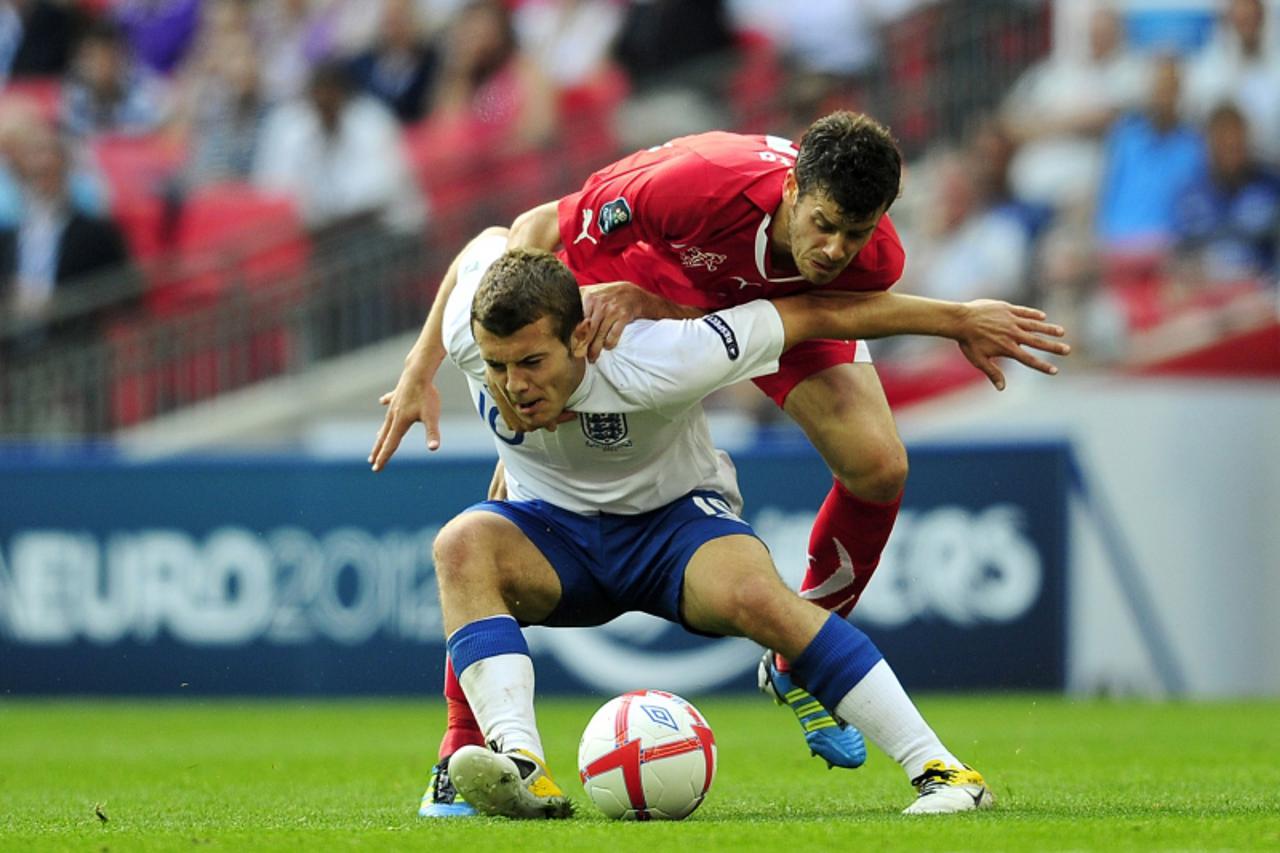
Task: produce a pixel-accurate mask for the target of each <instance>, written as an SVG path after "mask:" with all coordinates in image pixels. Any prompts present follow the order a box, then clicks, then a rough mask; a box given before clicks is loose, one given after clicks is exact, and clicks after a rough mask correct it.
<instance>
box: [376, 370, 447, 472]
mask: <svg viewBox="0 0 1280 853" xmlns="http://www.w3.org/2000/svg"><path fill="white" fill-rule="evenodd" d="M434 379H435V374H434V372H433V371H428V370H424V369H422V368H420V367H415V366H406V367H405V369H404V371H403V372H402V373H401V374H400V381H399V382H397V383H396V388H395V390H394V391H388V392H387V393H386V394H383V395H382V396H381V397H379V398H378V402H379V403H381V404H382V405H384V406H386V407H387V413H386V415H385V416H384V417H383V419H382V428H381V429H379V430H378V436H377V438H375V439H374V442H373V449H372V450H371V451H369V460H368V461H369V464H370V465H371V466H373V470H374V472H375V473H376V472H378V471H381V470H382V469H383V467H384V466H386V464H387V460H389V459H390V458H391V456H392V454H394V453H395V452H396V448H398V447H399V446H400V441H401V439H403V438H404V435H405V433H407V432H408V431H409V427H411V426H413V425H414V424H415V423H417V422H418V421H422V424H423V425H424V426H425V427H426V428H427V450H437V449H439V447H440V392H439V391H437V390H436V386H435V382H434Z"/></svg>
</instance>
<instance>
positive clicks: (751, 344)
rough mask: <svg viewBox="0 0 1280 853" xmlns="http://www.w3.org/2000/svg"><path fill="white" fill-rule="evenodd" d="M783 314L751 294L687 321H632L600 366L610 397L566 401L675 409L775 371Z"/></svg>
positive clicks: (610, 407)
mask: <svg viewBox="0 0 1280 853" xmlns="http://www.w3.org/2000/svg"><path fill="white" fill-rule="evenodd" d="M783 340H784V329H783V326H782V317H781V316H780V315H779V314H778V311H777V309H776V308H774V307H773V304H772V303H770V302H767V301H765V300H756V301H754V302H748V303H746V304H744V305H738V306H736V307H734V308H729V309H726V310H723V311H717V312H716V313H713V314H707V315H706V316H704V317H699V318H697V319H693V320H657V321H638V322H635V323H632V324H631V325H630V326H628V327H627V331H626V332H624V333H623V336H622V339H621V340H620V341H619V343H618V346H617V347H616V348H615V349H614V350H613V351H612V352H610V353H606V354H605V355H607V356H610V358H609V359H608V361H607V363H606V361H605V356H601V362H600V364H601V366H602V368H603V369H604V371H605V373H606V376H607V378H608V380H609V382H608V384H609V386H610V387H612V388H613V389H615V392H616V394H617V397H616V398H615V399H613V400H604V399H600V400H584V401H581V402H577V403H574V402H571V406H572V407H573V408H575V409H576V410H578V411H625V410H632V411H635V410H639V409H650V410H654V411H658V412H663V413H666V414H676V413H679V412H681V411H684V410H685V409H688V408H689V407H690V406H692V405H695V404H697V403H699V402H701V401H702V399H703V398H704V397H706V396H707V395H708V394H710V393H711V392H713V391H716V390H718V389H720V388H724V387H725V386H727V385H732V384H733V383H735V382H738V381H740V380H742V379H753V378H755V377H757V376H765V375H767V374H770V373H774V372H776V371H777V369H778V358H779V357H780V356H781V355H782V345H783Z"/></svg>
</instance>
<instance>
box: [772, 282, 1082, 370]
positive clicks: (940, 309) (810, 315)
mask: <svg viewBox="0 0 1280 853" xmlns="http://www.w3.org/2000/svg"><path fill="white" fill-rule="evenodd" d="M774 306H775V307H776V308H777V309H778V313H779V314H781V315H782V322H783V327H784V329H785V332H786V340H785V343H784V346H785V347H786V348H790V347H792V346H794V345H795V344H797V343H799V342H801V341H805V340H810V339H813V338H838V339H846V340H847V339H853V338H862V339H872V338H885V337H890V336H893V335H930V336H936V337H944V338H951V339H952V340H954V341H955V342H956V343H958V344H959V345H960V350H961V352H963V353H964V355H965V357H966V358H967V359H969V362H970V363H971V364H972V365H973V366H974V367H976V368H978V369H979V370H981V371H982V372H983V373H984V374H986V376H987V378H988V379H990V380H991V384H992V385H994V386H995V387H996V389H997V390H1004V386H1005V379H1004V373H1003V372H1002V371H1001V370H1000V367H999V365H998V364H997V363H996V361H995V360H996V359H997V358H1012V359H1014V360H1015V361H1018V362H1020V363H1022V364H1024V365H1026V366H1027V367H1030V368H1031V369H1032V370H1038V371H1040V372H1041V373H1048V374H1054V373H1057V372H1058V368H1057V367H1055V366H1054V365H1052V364H1050V363H1049V362H1047V361H1045V360H1044V359H1042V358H1040V357H1039V356H1037V355H1036V354H1035V353H1034V352H1033V350H1039V351H1041V352H1046V353H1050V354H1052V355H1067V354H1069V353H1070V352H1071V347H1070V345H1068V344H1067V343H1066V342H1065V341H1062V340H1059V339H1060V338H1062V337H1063V335H1064V334H1065V331H1064V330H1063V328H1062V327H1061V326H1059V325H1057V324H1055V323H1050V322H1048V321H1047V319H1046V317H1045V314H1044V312H1043V311H1040V310H1038V309H1036V308H1028V307H1026V306H1023V305H1011V304H1010V303H1008V302H1001V301H999V300H994V299H977V300H974V301H972V302H964V303H961V302H947V301H945V300H940V299H926V298H924V297H920V296H910V295H907V294H900V293H891V292H888V291H883V292H876V293H848V292H827V293H814V292H810V293H802V294H796V295H794V296H787V297H784V298H781V299H777V300H774Z"/></svg>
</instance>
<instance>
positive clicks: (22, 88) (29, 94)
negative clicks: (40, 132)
mask: <svg viewBox="0 0 1280 853" xmlns="http://www.w3.org/2000/svg"><path fill="white" fill-rule="evenodd" d="M0 97H3V98H4V99H6V100H8V99H10V98H12V99H14V100H22V101H26V102H28V103H30V104H32V105H34V106H35V108H36V109H37V110H38V111H39V113H40V116H41V117H42V118H43V119H44V120H45V121H48V122H50V123H52V122H55V121H57V118H58V104H59V102H60V100H61V98H62V81H61V80H60V79H58V78H57V77H18V78H16V79H13V80H10V81H9V82H7V83H6V84H5V85H4V90H3V92H0Z"/></svg>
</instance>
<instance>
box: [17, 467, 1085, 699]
mask: <svg viewBox="0 0 1280 853" xmlns="http://www.w3.org/2000/svg"><path fill="white" fill-rule="evenodd" d="M911 453H912V456H911V459H912V472H911V479H910V484H909V486H908V489H907V494H906V497H905V499H904V502H903V510H902V514H901V516H900V518H899V522H898V525H897V527H896V529H895V532H894V535H893V538H892V539H891V540H890V544H889V548H888V549H887V550H886V554H885V558H884V561H883V563H882V565H881V568H880V569H879V571H878V573H877V575H876V577H875V579H874V580H873V581H872V583H871V585H870V587H869V589H868V592H867V594H866V595H865V596H864V598H863V600H862V602H861V603H860V604H859V606H858V608H857V611H856V612H855V614H854V619H855V621H857V622H859V623H860V624H861V625H862V626H863V627H864V628H865V629H866V630H867V631H868V633H869V634H871V636H872V638H873V639H874V640H875V641H876V642H877V644H878V645H879V646H880V647H881V648H882V650H883V651H884V652H885V654H886V656H887V657H888V658H889V660H890V662H891V663H892V664H893V666H894V668H895V669H896V670H897V671H898V673H899V675H900V677H901V678H902V680H903V681H904V683H905V684H906V685H907V686H908V687H909V688H913V689H919V688H970V687H975V688H977V687H984V688H995V687H1016V688H1039V689H1056V688H1060V687H1061V686H1062V684H1063V679H1064V672H1065V660H1064V658H1065V631H1066V625H1065V595H1066V594H1065V583H1066V547H1067V542H1066V500H1067V489H1068V473H1069V469H1068V461H1069V457H1068V452H1067V449H1066V448H1065V446H1062V445H1056V444H1045V445H1029V446H1028V445H1017V446H979V447H932V446H921V447H915V448H912V451H911ZM737 461H738V469H739V479H740V482H741V485H742V491H743V495H744V497H745V499H746V504H747V508H746V512H745V516H746V518H747V519H748V520H749V521H751V522H752V523H753V524H754V525H755V526H756V529H757V531H758V532H759V533H760V534H761V536H762V538H763V539H764V540H765V541H766V542H767V543H768V544H769V545H770V548H771V551H772V552H773V554H774V556H775V559H776V561H777V562H778V564H779V568H780V570H781V571H782V573H783V575H784V577H786V578H787V580H788V581H789V582H791V583H792V584H793V585H795V584H796V583H797V582H798V581H799V578H800V575H801V573H802V572H803V570H804V566H805V559H806V554H805V551H806V544H807V540H808V532H809V527H810V526H811V524H812V520H813V516H814V513H815V512H816V509H817V507H818V506H819V504H820V503H821V501H822V499H823V497H824V496H825V494H826V492H827V489H828V488H829V486H830V475H829V474H828V473H827V470H826V468H825V466H824V465H823V463H822V462H821V460H820V459H819V458H818V457H817V456H816V455H815V454H813V453H812V451H808V450H801V449H793V450H787V451H783V452H777V453H748V454H740V455H739V456H738V459H737ZM490 473H491V463H490V462H487V461H439V460H433V461H430V462H418V463H405V464H400V463H397V464H394V465H392V466H391V468H389V469H388V470H387V471H386V472H384V473H382V474H379V475H376V476H375V475H372V474H370V473H369V471H368V470H367V468H365V467H364V466H361V465H358V464H337V463H317V462H314V461H306V460H297V459H269V460H261V459H253V460H243V461H187V462H170V463H163V464H153V465H130V464H126V463H122V462H116V461H111V460H106V459H101V460H96V461H94V460H90V461H80V462H68V461H56V460H55V461H48V462H31V463H25V464H24V463H6V464H4V466H3V470H2V471H0V476H3V482H4V485H3V488H2V489H0V692H3V693H6V694H113V693H118V694H150V695H181V694H199V695H211V694H276V695H315V694H357V693H378V694H431V693H435V692H437V691H438V690H439V688H440V685H441V679H442V668H443V655H444V646H443V637H442V635H441V619H440V611H439V603H438V600H437V594H436V587H435V579H434V573H433V567H432V562H431V542H432V539H433V538H434V536H435V533H436V531H438V530H439V528H440V526H441V525H443V524H444V523H445V522H446V521H448V519H449V518H450V517H452V516H453V515H454V514H456V513H457V512H458V511H460V510H462V509H463V508H465V507H466V506H468V505H469V504H470V503H472V502H473V501H474V500H475V499H476V498H478V497H479V496H481V493H482V491H483V489H484V488H485V486H486V484H487V483H488V480H489V475H490ZM528 634H529V640H530V646H531V648H532V650H533V652H534V656H535V661H536V665H537V668H538V682H539V690H540V691H543V692H578V691H593V692H606V693H607V692H612V691H618V690H622V689H631V688H636V687H662V688H666V689H671V690H677V691H681V692H689V693H701V692H706V691H708V690H717V689H727V690H735V689H748V688H750V687H752V686H753V685H754V675H753V669H754V661H755V659H756V658H757V657H758V654H759V650H758V649H757V648H755V647H754V646H753V645H752V644H750V643H749V642H747V641H745V640H737V639H724V640H703V639H697V638H693V637H690V636H688V635H686V634H684V633H683V632H682V631H681V630H680V629H678V628H676V627H674V626H669V625H666V624H665V623H662V622H660V621H659V620H656V619H653V618H651V617H647V616H643V615H631V616H626V617H623V618H622V619H619V620H615V622H614V623H611V624H610V625H608V626H604V627H602V628H597V629H554V630H553V629H530V630H529V632H528Z"/></svg>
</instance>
